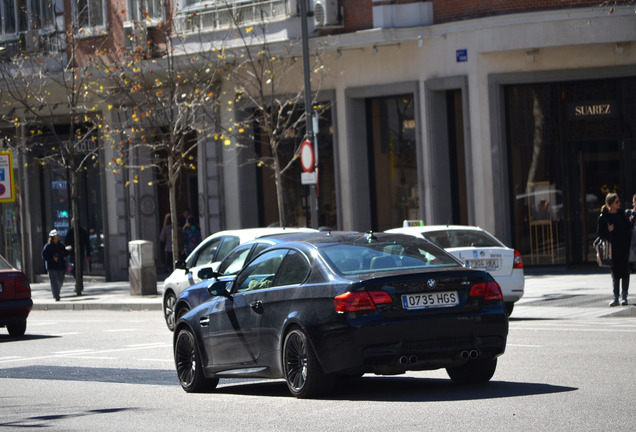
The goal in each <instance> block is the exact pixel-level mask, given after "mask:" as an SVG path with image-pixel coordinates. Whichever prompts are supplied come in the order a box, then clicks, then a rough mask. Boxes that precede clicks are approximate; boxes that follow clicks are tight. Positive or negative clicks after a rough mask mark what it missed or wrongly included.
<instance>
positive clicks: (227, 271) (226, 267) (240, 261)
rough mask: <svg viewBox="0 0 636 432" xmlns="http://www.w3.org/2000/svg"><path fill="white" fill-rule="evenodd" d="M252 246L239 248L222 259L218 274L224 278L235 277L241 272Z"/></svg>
mask: <svg viewBox="0 0 636 432" xmlns="http://www.w3.org/2000/svg"><path fill="white" fill-rule="evenodd" d="M252 248H253V245H244V246H239V247H237V248H236V249H234V250H233V251H232V252H230V254H229V255H228V256H227V257H225V258H224V259H223V261H222V262H221V265H220V266H219V269H218V272H219V273H221V274H222V275H225V276H231V275H235V274H237V273H238V272H240V271H241V269H242V268H243V265H244V264H245V260H246V259H247V257H248V256H249V254H250V251H251V250H252Z"/></svg>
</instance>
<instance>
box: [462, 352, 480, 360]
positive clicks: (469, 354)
mask: <svg viewBox="0 0 636 432" xmlns="http://www.w3.org/2000/svg"><path fill="white" fill-rule="evenodd" d="M459 356H460V357H461V358H462V359H463V360H475V359H476V358H477V357H479V351H477V350H470V351H469V350H466V351H462V352H461V353H460V354H459Z"/></svg>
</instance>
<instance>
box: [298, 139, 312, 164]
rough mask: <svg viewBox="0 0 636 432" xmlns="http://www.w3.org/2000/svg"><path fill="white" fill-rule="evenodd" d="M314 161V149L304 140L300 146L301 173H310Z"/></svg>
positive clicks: (309, 142)
mask: <svg viewBox="0 0 636 432" xmlns="http://www.w3.org/2000/svg"><path fill="white" fill-rule="evenodd" d="M315 163H316V160H315V159H314V147H313V146H312V145H311V141H309V140H305V141H303V143H302V144H301V145H300V164H301V165H302V167H303V171H305V172H312V171H313V170H314V165H315Z"/></svg>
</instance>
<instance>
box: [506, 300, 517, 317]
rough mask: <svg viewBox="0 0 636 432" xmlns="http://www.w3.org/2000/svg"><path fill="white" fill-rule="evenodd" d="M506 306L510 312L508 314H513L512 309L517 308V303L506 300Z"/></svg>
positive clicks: (507, 311)
mask: <svg viewBox="0 0 636 432" xmlns="http://www.w3.org/2000/svg"><path fill="white" fill-rule="evenodd" d="M504 306H505V307H506V313H507V314H508V316H510V315H512V310H513V309H514V308H515V303H514V302H506V303H504Z"/></svg>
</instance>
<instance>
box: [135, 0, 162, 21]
mask: <svg viewBox="0 0 636 432" xmlns="http://www.w3.org/2000/svg"><path fill="white" fill-rule="evenodd" d="M128 20H129V21H134V22H136V23H142V22H146V23H150V24H152V23H159V22H162V21H163V0H128Z"/></svg>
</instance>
